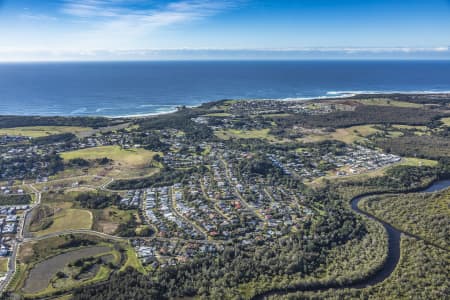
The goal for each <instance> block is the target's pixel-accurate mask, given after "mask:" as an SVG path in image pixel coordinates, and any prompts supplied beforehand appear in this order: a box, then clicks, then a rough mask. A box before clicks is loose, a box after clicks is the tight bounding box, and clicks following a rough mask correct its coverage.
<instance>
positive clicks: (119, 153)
mask: <svg viewBox="0 0 450 300" xmlns="http://www.w3.org/2000/svg"><path fill="white" fill-rule="evenodd" d="M156 154H158V153H157V152H153V151H149V150H145V149H140V148H138V149H121V148H120V146H101V147H94V148H87V149H81V150H76V151H70V152H64V153H62V154H61V156H62V158H63V159H64V160H70V159H74V158H83V159H88V160H93V159H100V158H104V157H107V158H109V159H112V160H113V161H114V162H116V163H118V164H121V165H125V166H128V167H144V166H146V165H148V164H149V163H150V162H151V160H152V159H153V157H154V156H155V155H156Z"/></svg>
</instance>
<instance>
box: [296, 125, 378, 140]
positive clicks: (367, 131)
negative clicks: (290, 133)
mask: <svg viewBox="0 0 450 300" xmlns="http://www.w3.org/2000/svg"><path fill="white" fill-rule="evenodd" d="M377 132H379V130H377V129H375V128H373V126H372V125H360V126H352V127H348V128H338V129H336V130H335V131H334V132H322V133H318V132H317V133H312V134H305V136H304V137H303V138H300V139H299V140H300V141H302V142H305V143H313V142H321V141H325V140H338V141H342V142H344V143H347V144H351V143H353V142H355V141H359V140H363V139H365V138H366V137H367V136H369V135H371V134H374V133H377Z"/></svg>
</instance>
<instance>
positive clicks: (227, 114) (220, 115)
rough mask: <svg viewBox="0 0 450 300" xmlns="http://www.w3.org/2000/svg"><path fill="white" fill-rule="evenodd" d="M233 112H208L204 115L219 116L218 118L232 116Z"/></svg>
mask: <svg viewBox="0 0 450 300" xmlns="http://www.w3.org/2000/svg"><path fill="white" fill-rule="evenodd" d="M230 116H231V114H230V113H211V114H206V115H203V117H218V118H221V117H222V118H224V117H230Z"/></svg>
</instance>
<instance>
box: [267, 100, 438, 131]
mask: <svg viewBox="0 0 450 300" xmlns="http://www.w3.org/2000/svg"><path fill="white" fill-rule="evenodd" d="M445 116H446V114H443V113H441V112H438V111H434V110H431V109H428V110H427V109H420V108H409V107H391V106H371V105H361V106H357V107H356V108H355V110H354V111H336V112H332V113H329V114H319V115H306V116H304V115H294V116H291V117H283V118H277V117H275V118H273V120H274V121H275V122H276V123H277V125H278V126H279V127H282V128H288V127H292V126H293V125H298V126H304V127H308V128H317V127H330V128H342V127H350V126H355V125H364V124H403V125H427V124H429V123H431V122H433V121H436V120H438V119H439V118H441V117H445Z"/></svg>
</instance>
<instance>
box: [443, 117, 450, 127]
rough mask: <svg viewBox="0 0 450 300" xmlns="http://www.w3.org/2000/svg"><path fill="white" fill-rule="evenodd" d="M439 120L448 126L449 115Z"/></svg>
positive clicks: (449, 123)
mask: <svg viewBox="0 0 450 300" xmlns="http://www.w3.org/2000/svg"><path fill="white" fill-rule="evenodd" d="M441 122H442V123H444V125H445V126H450V117H448V118H442V119H441Z"/></svg>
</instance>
